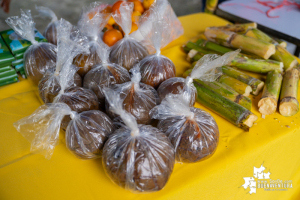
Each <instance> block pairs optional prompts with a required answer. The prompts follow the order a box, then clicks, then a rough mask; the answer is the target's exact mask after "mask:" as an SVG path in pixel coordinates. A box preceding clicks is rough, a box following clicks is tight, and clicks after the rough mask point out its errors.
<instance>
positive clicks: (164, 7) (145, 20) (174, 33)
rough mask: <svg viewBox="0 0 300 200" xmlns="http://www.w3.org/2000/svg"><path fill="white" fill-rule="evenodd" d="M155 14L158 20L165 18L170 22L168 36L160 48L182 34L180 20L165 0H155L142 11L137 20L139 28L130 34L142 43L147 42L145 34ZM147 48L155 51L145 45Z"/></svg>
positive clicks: (152, 51)
mask: <svg viewBox="0 0 300 200" xmlns="http://www.w3.org/2000/svg"><path fill="white" fill-rule="evenodd" d="M157 15H159V20H161V21H163V20H167V21H168V22H169V24H170V31H169V37H168V38H165V40H166V42H165V44H164V45H162V46H161V48H163V47H164V46H165V45H167V44H169V43H170V42H172V41H173V40H175V39H177V38H178V37H179V36H181V35H182V34H183V27H182V25H181V22H180V21H179V20H178V18H177V16H176V14H175V12H174V10H173V9H172V6H171V5H170V3H169V2H168V1H167V0H156V1H155V2H154V3H153V4H152V6H151V7H150V9H148V10H147V11H146V12H144V13H143V15H142V17H141V18H140V20H139V22H138V24H139V29H138V30H137V31H135V32H133V33H132V34H131V35H130V36H131V37H133V38H134V39H136V40H137V41H139V42H142V43H143V44H146V43H149V41H148V39H149V38H147V35H148V34H149V33H150V32H151V31H152V26H153V23H152V20H153V18H154V17H157ZM148 47H149V48H148ZM147 48H148V51H149V52H150V53H154V52H155V49H154V48H153V47H151V46H147Z"/></svg>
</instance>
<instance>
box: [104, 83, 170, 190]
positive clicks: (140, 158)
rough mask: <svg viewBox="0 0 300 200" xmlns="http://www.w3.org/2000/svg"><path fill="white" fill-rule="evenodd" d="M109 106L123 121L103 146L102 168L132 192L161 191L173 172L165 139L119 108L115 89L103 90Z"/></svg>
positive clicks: (168, 144)
mask: <svg viewBox="0 0 300 200" xmlns="http://www.w3.org/2000/svg"><path fill="white" fill-rule="evenodd" d="M104 93H105V96H106V99H107V100H108V102H109V104H110V109H111V111H112V112H114V113H115V114H117V115H119V116H120V117H121V119H122V120H123V121H124V123H125V125H123V126H122V127H121V128H120V129H118V130H116V131H115V132H114V133H113V134H111V135H110V136H109V138H108V140H107V142H106V143H105V145H104V149H103V155H102V161H103V167H104V170H105V172H106V173H107V175H108V176H109V177H110V179H111V180H112V181H113V182H114V183H116V184H117V185H119V186H121V187H123V188H125V189H127V190H131V191H133V192H154V191H158V190H161V189H162V188H163V187H164V186H165V184H166V183H167V181H168V180H169V177H170V175H171V173H172V171H173V167H174V162H175V155H174V148H173V146H172V144H171V143H170V141H169V139H168V138H167V137H166V136H165V135H164V134H163V133H162V132H160V131H159V130H158V129H157V128H154V127H152V126H150V125H142V124H139V125H138V124H137V122H136V120H135V118H134V117H133V116H132V115H131V114H129V113H127V112H126V111H125V110H123V104H122V100H121V99H120V96H119V94H118V93H117V92H115V91H113V90H110V89H105V90H104Z"/></svg>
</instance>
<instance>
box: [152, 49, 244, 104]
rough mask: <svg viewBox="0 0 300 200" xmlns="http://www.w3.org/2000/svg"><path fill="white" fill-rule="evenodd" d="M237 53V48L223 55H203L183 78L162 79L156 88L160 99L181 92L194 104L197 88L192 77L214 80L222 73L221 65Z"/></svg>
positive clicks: (228, 61) (188, 102)
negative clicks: (188, 74)
mask: <svg viewBox="0 0 300 200" xmlns="http://www.w3.org/2000/svg"><path fill="white" fill-rule="evenodd" d="M238 53H239V50H236V51H233V52H229V53H226V54H224V55H223V56H218V55H216V54H207V55H205V56H203V57H202V58H201V59H200V60H199V61H198V62H197V64H196V65H195V67H194V68H193V70H192V72H191V74H190V76H188V77H187V78H186V79H184V78H179V77H175V78H170V79H168V80H166V81H164V82H163V83H162V84H161V85H160V86H159V87H158V89H157V93H158V96H159V98H160V101H162V100H163V99H164V98H165V97H166V96H167V95H168V94H171V93H172V94H179V93H181V92H182V93H183V98H184V100H185V101H186V102H187V104H189V105H190V106H193V105H194V104H195V100H196V96H197V90H196V88H195V86H194V84H193V80H194V79H200V80H202V81H209V82H212V81H215V80H216V79H217V78H218V77H219V76H220V75H222V70H221V67H222V66H223V65H226V64H228V63H230V62H231V60H232V59H234V57H235V56H236V55H237V54H238Z"/></svg>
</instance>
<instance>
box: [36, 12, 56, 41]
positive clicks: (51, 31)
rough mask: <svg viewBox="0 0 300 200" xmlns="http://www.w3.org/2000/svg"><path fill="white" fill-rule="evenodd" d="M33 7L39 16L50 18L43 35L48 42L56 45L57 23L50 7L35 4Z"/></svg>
mask: <svg viewBox="0 0 300 200" xmlns="http://www.w3.org/2000/svg"><path fill="white" fill-rule="evenodd" d="M35 9H36V10H37V11H38V13H39V15H38V16H39V17H42V18H50V19H51V21H50V23H49V24H48V26H47V27H46V29H45V30H44V33H43V35H44V37H45V38H46V39H47V40H48V42H50V43H52V44H54V45H57V27H58V24H59V21H58V19H57V16H56V15H55V13H54V12H53V11H52V10H51V9H50V8H47V7H44V6H35Z"/></svg>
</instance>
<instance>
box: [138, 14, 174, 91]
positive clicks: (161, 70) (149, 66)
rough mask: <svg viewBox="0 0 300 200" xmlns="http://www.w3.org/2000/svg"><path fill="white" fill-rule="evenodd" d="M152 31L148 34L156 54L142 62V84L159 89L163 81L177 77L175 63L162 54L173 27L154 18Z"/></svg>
mask: <svg viewBox="0 0 300 200" xmlns="http://www.w3.org/2000/svg"><path fill="white" fill-rule="evenodd" d="M151 23H152V30H151V31H149V32H148V33H147V36H145V37H146V38H149V40H150V42H151V44H152V47H153V48H154V49H155V51H156V53H155V54H153V55H149V56H147V57H145V58H144V59H143V60H141V62H140V67H141V75H142V82H143V83H145V84H148V85H151V86H152V87H154V88H157V87H158V86H159V85H160V84H161V83H162V82H163V81H165V80H167V79H169V78H172V77H175V75H176V68H175V65H174V64H173V62H172V61H171V60H170V59H169V58H167V57H165V56H163V55H161V54H160V49H161V47H162V46H165V44H167V42H168V41H169V37H170V33H171V29H172V28H171V26H170V24H169V22H168V20H167V19H166V20H161V19H159V16H158V15H156V17H155V16H153V17H152V22H151Z"/></svg>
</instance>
